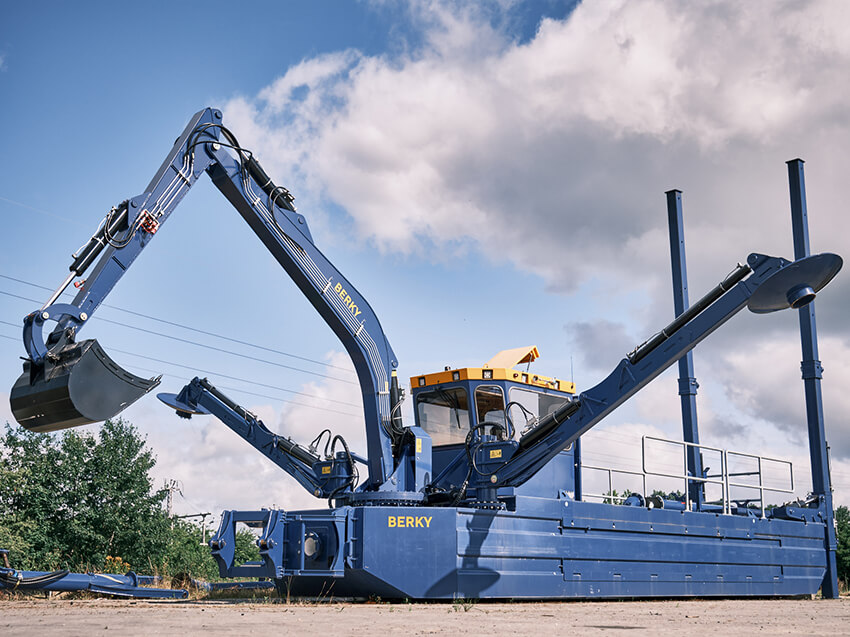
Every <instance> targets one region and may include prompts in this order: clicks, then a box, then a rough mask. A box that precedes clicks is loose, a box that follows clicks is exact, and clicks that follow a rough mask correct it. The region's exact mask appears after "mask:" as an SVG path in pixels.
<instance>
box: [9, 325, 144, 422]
mask: <svg viewBox="0 0 850 637" xmlns="http://www.w3.org/2000/svg"><path fill="white" fill-rule="evenodd" d="M159 382H160V378H159V377H157V378H151V379H145V378H140V377H139V376H136V375H134V374H131V373H130V372H128V371H126V370H125V369H123V368H122V367H120V366H119V365H118V364H116V363H115V361H113V360H112V359H111V358H109V356H107V355H106V352H104V351H103V348H102V347H101V346H100V344H99V343H98V342H97V341H96V340H94V339H89V340H86V341H82V342H80V343H70V344H67V345H63V346H61V347H58V348H56V349H55V350H51V352H50V355H49V356H48V358H47V359H46V360H45V362H44V364H43V366H37V365H34V364H33V363H32V362H29V361H27V362H25V363H24V373H23V374H21V376H20V378H18V381H17V382H16V383H15V385H14V387H12V393H11V395H10V403H11V407H12V414H13V415H14V417H15V420H17V421H18V423H20V424H21V425H22V426H23V427H25V428H26V429H29V430H30V431H38V432H47V431H56V430H59V429H67V428H68V427H79V426H81V425H88V424H90V423H94V422H101V421H103V420H106V419H108V418H112V417H113V416H116V415H117V414H119V413H121V412H122V411H123V410H124V409H126V408H127V407H129V406H130V405H131V404H133V403H134V402H136V401H137V400H138V399H139V398H141V397H142V396H144V395H145V394H146V393H148V392H149V391H150V390H151V389H153V388H154V387H156V386H157V385H159Z"/></svg>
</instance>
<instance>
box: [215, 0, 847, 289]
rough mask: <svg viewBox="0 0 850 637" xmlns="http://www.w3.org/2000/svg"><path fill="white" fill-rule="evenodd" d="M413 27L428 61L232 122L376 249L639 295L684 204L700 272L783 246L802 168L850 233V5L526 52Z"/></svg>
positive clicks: (308, 81) (585, 39) (614, 11)
mask: <svg viewBox="0 0 850 637" xmlns="http://www.w3.org/2000/svg"><path fill="white" fill-rule="evenodd" d="M415 7H416V8H415V11H416V12H418V13H417V14H416V15H417V17H422V16H425V17H427V18H429V19H428V20H424V23H425V24H428V25H430V26H429V27H428V28H427V29H426V32H425V36H426V37H425V41H426V44H425V45H424V47H423V48H422V49H420V50H416V51H414V52H412V53H409V54H408V55H406V56H405V57H402V58H401V59H389V58H383V57H368V56H363V55H361V54H358V53H356V52H352V51H347V52H344V53H339V54H333V55H328V56H322V57H318V58H315V59H309V60H305V61H304V62H302V63H301V64H300V65H297V66H295V67H293V68H291V69H289V70H288V71H287V72H286V73H285V74H284V75H283V76H282V77H281V78H279V79H278V80H276V81H275V82H274V83H272V84H271V85H270V86H269V87H267V88H266V89H264V90H262V91H261V92H260V93H259V94H258V95H257V96H256V97H254V98H247V97H245V98H239V99H237V100H234V101H233V102H231V103H230V104H229V105H228V106H227V108H226V109H225V110H226V114H227V118H228V120H229V121H231V122H232V125H233V127H234V129H238V130H240V131H243V130H245V131H248V132H247V133H245V134H243V135H242V136H243V137H244V139H243V141H245V142H250V144H249V145H252V146H253V147H254V148H255V149H256V151H257V152H258V154H259V156H260V157H262V158H263V160H264V161H267V162H269V163H271V164H275V163H276V164H277V166H276V172H277V171H279V172H280V173H282V174H287V175H298V176H299V177H300V179H301V180H302V181H303V182H304V183H306V184H308V188H306V189H305V190H307V191H308V192H313V193H316V192H321V193H323V195H324V196H325V197H327V198H329V199H331V200H333V201H335V202H337V203H339V204H341V205H343V206H344V207H345V209H346V211H347V212H348V213H349V214H350V215H351V217H352V218H353V220H354V224H355V227H356V229H357V231H358V232H359V233H360V235H361V236H362V237H365V238H368V239H370V240H372V241H374V242H375V243H376V244H377V245H378V246H379V247H381V248H382V249H384V250H395V251H401V252H410V251H419V252H420V254H430V253H433V252H443V251H445V250H449V251H451V250H452V249H456V248H457V247H459V246H463V247H468V246H473V247H475V248H477V249H478V250H480V251H481V252H482V253H484V254H487V255H490V256H491V257H492V258H494V259H502V258H503V257H505V256H507V257H509V258H510V259H512V260H513V261H514V262H515V263H516V264H517V265H518V266H519V267H521V268H523V269H527V270H530V271H533V272H536V273H538V274H541V275H542V276H544V277H545V278H546V279H547V280H548V281H549V282H550V284H551V285H552V286H553V287H554V288H563V289H572V286H574V285H577V284H579V283H581V282H582V281H583V280H584V279H585V278H586V277H587V276H589V275H590V274H591V273H594V274H598V273H599V272H603V273H605V274H608V275H614V276H615V277H616V279H617V280H618V281H619V282H620V284H621V285H627V284H630V283H631V282H634V281H635V280H636V277H635V274H636V273H640V274H643V273H645V272H647V271H653V272H654V271H656V268H655V267H654V266H655V265H657V264H659V263H660V264H663V263H664V261H665V260H666V257H665V256H664V255H665V254H666V237H665V236H664V232H663V228H664V221H665V218H664V214H663V199H662V198H661V190H662V189H665V188H668V187H671V186H673V185H676V186H679V187H682V188H684V189H685V190H686V213H687V216H688V220H689V222H688V230H689V237H690V240H689V247H690V248H691V252H692V253H693V254H695V255H699V256H700V257H703V256H707V257H708V259H707V261H709V262H710V263H709V265H710V266H712V267H721V268H727V267H728V266H731V265H732V264H734V261H735V260H741V259H742V258H743V257H745V256H746V253H747V252H748V251H749V249H751V248H752V247H754V245H753V244H754V243H761V244H762V245H764V246H765V247H764V248H763V249H764V250H765V251H767V250H769V249H784V247H785V246H786V245H787V243H788V242H787V238H786V235H787V227H786V223H785V220H786V218H787V212H785V210H786V209H787V203H786V201H787V195H786V194H785V185H784V181H783V177H784V166H782V163H781V162H782V161H784V160H785V159H790V158H791V156H793V155H796V154H804V153H805V154H806V155H807V158H808V159H810V160H812V162H813V163H814V162H816V163H817V166H816V168H817V170H819V171H825V172H821V175H822V176H823V177H825V179H824V178H823V177H822V181H826V183H824V184H820V185H819V188H820V190H819V194H818V198H819V201H821V202H824V203H825V205H822V206H821V207H819V209H818V214H817V216H815V217H814V219H813V223H815V224H818V225H819V226H822V227H823V226H825V227H831V228H832V229H833V230H838V229H839V228H841V229H842V230H850V228H848V227H847V221H845V220H843V217H842V215H841V213H840V210H841V208H840V206H839V205H838V204H839V202H841V201H842V197H841V196H840V195H841V191H842V190H843V180H841V179H839V178H838V177H837V175H836V174H833V170H834V169H833V168H832V166H833V165H835V166H837V165H841V164H842V163H845V164H846V159H847V157H846V152H847V151H846V150H844V149H845V148H846V147H847V144H846V143H843V142H847V141H850V140H848V137H850V135H848V127H847V125H846V122H845V121H844V118H843V116H842V113H843V112H844V111H845V110H846V108H847V106H848V101H850V95H848V94H847V92H846V91H841V90H838V89H837V87H839V86H842V85H843V74H844V69H845V68H846V64H847V62H848V58H850V48H848V45H847V43H846V42H845V40H846V38H844V37H843V36H842V34H843V33H844V32H845V31H846V27H847V26H850V24H848V16H847V15H846V14H847V12H846V11H845V10H844V8H843V5H841V4H840V3H819V4H814V3H811V4H806V5H804V6H802V7H798V6H796V5H795V4H788V3H772V4H743V5H742V4H740V3H720V2H715V3H708V4H699V5H695V4H670V3H665V2H645V3H640V4H634V3H625V2H622V3H588V4H582V5H579V6H578V7H577V9H576V10H575V12H574V13H573V14H572V15H571V16H570V17H569V18H568V19H567V20H564V21H556V20H544V21H543V23H542V24H541V25H540V28H539V30H538V32H537V34H536V36H535V37H534V38H533V39H531V40H530V41H529V42H528V43H526V44H522V45H517V44H516V43H514V42H513V41H512V40H511V39H510V38H507V37H505V36H502V35H500V34H499V33H498V32H496V31H494V30H493V28H492V27H491V26H489V22H488V21H486V20H477V19H476V17H477V16H476V15H474V13H473V12H472V11H470V10H459V9H450V8H446V6H445V5H437V6H436V7H433V6H431V5H427V6H425V5H416V6H415ZM765 24H770V25H771V28H770V29H765V28H764V25H765ZM833 177H835V179H834V180H833ZM671 180H673V183H671ZM688 192H693V193H694V194H695V195H697V197H698V198H694V199H693V200H692V199H691V198H690V196H689V195H688V194H687V193H688ZM777 209H778V210H777ZM813 232H816V231H813ZM826 236H829V235H826ZM838 236H842V235H839V233H837V232H835V233H833V234H832V236H831V238H832V239H833V242H838V241H843V242H846V241H847V240H844V239H837V238H836V237H838ZM843 236H846V233H844V235H843ZM434 244H436V246H437V247H438V248H440V250H438V251H432V250H430V248H431V247H432V246H434ZM830 247H833V246H830ZM730 261H731V263H730ZM567 264H568V266H569V268H570V270H571V277H570V278H569V281H568V282H565V281H563V280H562V278H563V277H562V275H563V271H564V267H565V265H567ZM715 276H716V275H715Z"/></svg>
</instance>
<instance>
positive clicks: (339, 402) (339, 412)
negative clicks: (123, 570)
mask: <svg viewBox="0 0 850 637" xmlns="http://www.w3.org/2000/svg"><path fill="white" fill-rule="evenodd" d="M0 324H2V325H9V326H11V327H18V326H17V325H15V324H14V323H10V322H9V321H3V320H0ZM0 336H2V337H3V338H7V339H9V340H12V341H17V340H18V339H17V338H15V337H13V336H7V335H6V334H0ZM113 351H116V352H119V353H121V354H127V355H128V356H136V357H138V358H144V359H146V360H151V361H154V362H156V363H163V364H165V365H172V366H174V367H180V368H183V369H188V370H192V371H193V372H195V373H201V374H208V375H211V376H214V377H217V378H228V379H230V380H235V381H238V382H242V383H247V384H249V385H255V386H259V387H266V388H268V389H274V390H276V391H282V392H286V393H289V394H295V395H297V396H304V397H305V398H315V399H316V400H324V401H327V402H332V403H338V404H340V405H345V406H348V407H358V406H359V405H355V404H353V403H349V402H345V401H342V400H336V399H334V398H326V397H324V396H316V395H315V394H308V393H306V392H301V391H296V390H294V389H287V388H285V387H279V386H277V385H269V384H267V383H261V382H258V381H253V380H248V379H246V378H241V377H239V376H231V375H229V374H224V373H220V372H216V371H211V370H205V369H199V368H197V367H193V366H191V365H183V364H182V363H175V362H174V361H169V360H165V359H161V358H155V357H153V356H147V355H145V354H138V353H136V352H130V351H127V350H122V349H114V348H113ZM146 371H153V373H159V371H157V370H146ZM167 375H168V376H171V377H174V378H179V379H182V377H180V376H176V375H174V374H167ZM233 391H241V392H244V393H252V392H249V391H248V390H243V389H233ZM256 395H257V396H261V397H263V398H269V399H271V400H282V401H283V402H290V403H292V404H295V405H300V406H302V407H311V408H313V409H322V410H323V411H332V412H333V413H338V414H343V415H345V416H353V415H355V414H351V413H347V412H341V411H335V410H331V409H327V408H324V407H313V406H311V405H305V404H303V403H294V402H293V401H290V400H286V399H281V398H278V397H274V396H266V395H265V394H256Z"/></svg>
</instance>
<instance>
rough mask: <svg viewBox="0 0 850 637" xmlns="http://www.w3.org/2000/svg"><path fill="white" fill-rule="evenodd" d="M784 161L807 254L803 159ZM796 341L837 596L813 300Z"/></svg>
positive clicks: (797, 237)
mask: <svg viewBox="0 0 850 637" xmlns="http://www.w3.org/2000/svg"><path fill="white" fill-rule="evenodd" d="M787 164H788V184H789V187H790V193H791V227H792V231H793V234H794V258H795V259H802V258H803V257H807V256H809V220H808V211H807V209H806V183H805V177H804V174H803V160H802V159H792V160H791V161H789V162H787ZM799 315H800V341H801V345H802V352H803V361H802V364H801V368H802V372H803V384H804V387H805V394H806V420H807V422H808V428H809V455H810V456H811V460H812V490H813V491H814V493H815V495H819V496H821V497H822V498H823V502H824V507H825V508H826V520H825V523H826V530H825V536H824V548H825V550H826V574H825V575H824V578H823V584H822V585H821V590H822V593H823V596H824V597H827V598H831V599H835V598H837V597H838V573H837V565H836V560H835V551H836V540H835V526H834V524H833V511H832V488H831V485H830V483H829V466H828V464H827V451H826V433H825V429H824V421H823V397H822V395H821V383H820V381H821V378H822V375H823V367H821V363H820V361H819V360H818V335H817V325H816V322H815V304H814V302H812V303H809V304H808V305H806V306H805V307H802V308H800V309H799Z"/></svg>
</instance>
